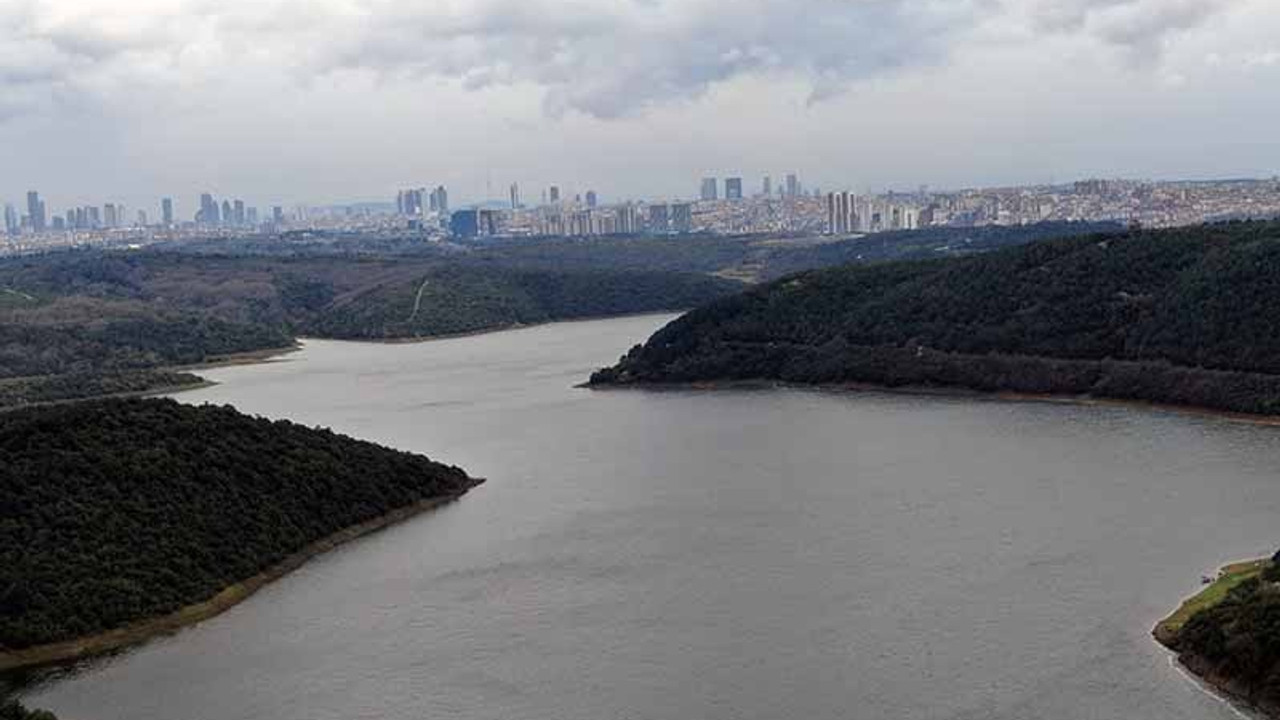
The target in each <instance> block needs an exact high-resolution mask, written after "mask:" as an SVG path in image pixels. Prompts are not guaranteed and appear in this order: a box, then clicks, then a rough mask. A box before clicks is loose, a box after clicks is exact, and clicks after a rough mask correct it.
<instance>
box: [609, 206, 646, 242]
mask: <svg viewBox="0 0 1280 720" xmlns="http://www.w3.org/2000/svg"><path fill="white" fill-rule="evenodd" d="M638 221H639V218H638V217H637V215H636V206H635V205H632V204H631V203H627V204H626V205H620V206H618V210H617V225H616V227H615V228H614V229H615V231H616V232H618V233H619V234H621V235H631V234H634V233H636V232H639V230H640V228H639V227H637V225H638Z"/></svg>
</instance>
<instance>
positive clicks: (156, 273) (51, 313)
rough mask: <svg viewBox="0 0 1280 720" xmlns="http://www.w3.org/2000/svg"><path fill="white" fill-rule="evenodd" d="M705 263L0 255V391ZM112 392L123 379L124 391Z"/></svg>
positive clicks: (643, 300)
mask: <svg viewBox="0 0 1280 720" xmlns="http://www.w3.org/2000/svg"><path fill="white" fill-rule="evenodd" d="M740 287H741V286H740V285H739V284H737V283H734V282H730V281H726V280H723V279H719V278H713V277H708V276H705V275H696V274H687V273H675V272H650V271H641V270H593V269H576V270H568V271H563V270H555V269H550V268H514V267H509V266H506V265H501V264H492V263H477V262H467V263H463V262H457V261H446V260H442V259H438V258H436V259H416V258H402V259H396V260H387V259H378V258H349V257H302V258H296V257H227V256H216V255H190V254H181V253H157V252H139V253H103V252H82V253H67V254H61V255H50V256H44V257H29V258H16V259H9V260H3V261H0V406H6V405H20V404H25V403H29V402H40V401H51V400H60V399H66V398H69V397H83V396H91V395H99V394H106V393H107V392H109V391H110V389H112V388H115V389H127V391H146V390H153V389H160V388H165V389H168V388H174V387H177V386H180V385H183V384H189V382H191V381H196V380H198V379H196V378H193V377H191V376H187V377H179V376H176V375H174V374H172V373H164V372H160V371H159V370H160V369H163V368H171V367H176V366H185V365H195V364H200V363H205V362H208V361H210V360H215V359H218V358H220V357H223V356H227V355H234V354H238V353H246V352H257V351H263V350H270V349H282V348H286V347H289V346H291V345H292V344H293V342H294V338H295V337H296V336H297V335H299V334H304V335H312V336H320V337H332V338H349V339H390V338H426V337H436V336H440V335H447V334H453V333H461V332H475V331H481V330H496V329H501V328H505V327H511V326H515V325H522V324H530V323H538V322H548V321H553V320H572V319H578V318H586V317H595V316H602V315H624V314H632V313H642V312H657V311H661V310H675V309H684V308H689V307H694V306H696V305H699V304H701V303H705V302H707V301H709V300H712V299H714V298H717V297H722V296H724V295H726V294H729V293H732V292H735V291H737V290H738V289H740ZM121 391H125V390H121Z"/></svg>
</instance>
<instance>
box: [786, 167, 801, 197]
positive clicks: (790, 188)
mask: <svg viewBox="0 0 1280 720" xmlns="http://www.w3.org/2000/svg"><path fill="white" fill-rule="evenodd" d="M799 196H800V181H799V180H798V179H797V178H796V176H795V173H791V174H789V175H787V197H789V198H795V197H799Z"/></svg>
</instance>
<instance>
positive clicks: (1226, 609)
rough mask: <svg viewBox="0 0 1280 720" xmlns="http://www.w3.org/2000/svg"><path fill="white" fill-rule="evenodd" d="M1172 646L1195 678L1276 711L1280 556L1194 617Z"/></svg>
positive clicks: (1279, 687) (1279, 698) (1279, 672)
mask: <svg viewBox="0 0 1280 720" xmlns="http://www.w3.org/2000/svg"><path fill="white" fill-rule="evenodd" d="M1173 645H1174V648H1175V649H1176V650H1177V651H1178V652H1179V654H1180V655H1181V657H1182V660H1183V662H1185V663H1187V665H1188V666H1190V667H1191V668H1192V669H1193V670H1195V671H1196V672H1197V673H1199V674H1201V675H1203V676H1205V677H1209V678H1212V679H1214V680H1215V681H1218V682H1222V683H1225V684H1226V685H1227V686H1228V688H1229V689H1230V690H1232V691H1233V692H1236V693H1238V694H1240V695H1243V696H1244V697H1245V698H1246V699H1248V700H1250V701H1251V702H1253V703H1255V704H1257V705H1260V706H1263V707H1268V708H1271V709H1272V710H1275V709H1280V553H1277V554H1276V557H1275V558H1273V559H1272V562H1271V564H1270V565H1269V566H1268V567H1267V568H1266V569H1265V570H1263V572H1262V574H1261V576H1260V577H1254V578H1250V579H1248V580H1245V581H1244V582H1243V583H1241V584H1240V585H1237V586H1236V587H1234V588H1232V589H1231V591H1230V592H1228V593H1227V596H1226V598H1225V599H1223V600H1222V601H1221V602H1219V603H1218V604H1216V605H1214V606H1212V607H1209V608H1207V609H1204V610H1201V611H1200V612H1198V613H1196V614H1195V615H1193V616H1192V617H1191V619H1190V620H1189V621H1188V622H1187V624H1186V625H1184V626H1183V628H1182V630H1181V631H1180V632H1179V633H1178V636H1177V638H1176V640H1175V641H1174V643H1173Z"/></svg>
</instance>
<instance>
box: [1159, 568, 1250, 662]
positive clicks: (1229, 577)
mask: <svg viewBox="0 0 1280 720" xmlns="http://www.w3.org/2000/svg"><path fill="white" fill-rule="evenodd" d="M1268 562H1270V561H1269V560H1265V559H1264V560H1248V561H1246V562H1239V563H1233V564H1231V565H1228V566H1226V567H1224V568H1222V570H1220V571H1219V572H1218V578H1217V580H1214V581H1213V582H1212V583H1211V584H1209V586H1208V587H1206V588H1205V589H1204V590H1202V591H1200V593H1199V594H1197V595H1196V596H1195V597H1192V598H1190V599H1189V600H1187V601H1186V602H1184V603H1182V607H1179V608H1178V610H1177V611H1176V612H1174V613H1173V614H1172V615H1170V616H1169V617H1167V618H1165V619H1164V620H1161V621H1160V624H1159V625H1157V626H1156V637H1157V638H1159V639H1160V641H1161V642H1165V643H1166V644H1168V643H1167V641H1171V640H1173V638H1175V637H1176V636H1177V634H1178V631H1179V630H1181V629H1182V626H1183V625H1186V624H1187V621H1188V620H1190V619H1191V616H1192V615H1195V614H1196V613H1198V612H1200V611H1201V610H1204V609H1207V608H1211V607H1213V606H1214V605H1217V604H1218V603H1220V602H1222V599H1223V598H1225V597H1226V596H1227V593H1228V592H1231V589H1232V588H1234V587H1235V586H1237V585H1239V584H1240V583H1242V582H1244V581H1245V580H1248V579H1249V578H1251V577H1257V576H1258V575H1259V574H1261V573H1262V570H1263V569H1264V568H1266V566H1267V564H1268Z"/></svg>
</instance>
